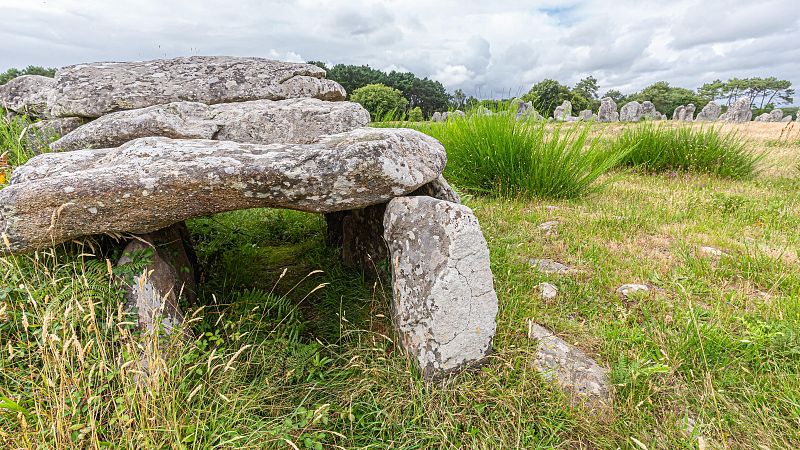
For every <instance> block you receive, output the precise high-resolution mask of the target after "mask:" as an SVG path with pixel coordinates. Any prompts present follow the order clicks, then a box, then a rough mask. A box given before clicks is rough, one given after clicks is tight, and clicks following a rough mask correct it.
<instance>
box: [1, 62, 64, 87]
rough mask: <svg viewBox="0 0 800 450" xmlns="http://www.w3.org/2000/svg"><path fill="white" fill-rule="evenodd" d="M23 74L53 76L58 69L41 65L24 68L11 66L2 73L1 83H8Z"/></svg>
mask: <svg viewBox="0 0 800 450" xmlns="http://www.w3.org/2000/svg"><path fill="white" fill-rule="evenodd" d="M22 75H41V76H44V77H50V78H53V77H54V76H56V69H54V68H52V67H47V68H46V67H40V66H28V67H26V68H24V69H22V70H19V69H15V68H11V69H8V70H6V71H5V73H0V84H6V83H8V82H9V81H11V80H13V79H14V78H17V77H20V76H22Z"/></svg>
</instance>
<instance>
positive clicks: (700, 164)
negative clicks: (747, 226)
mask: <svg viewBox="0 0 800 450" xmlns="http://www.w3.org/2000/svg"><path fill="white" fill-rule="evenodd" d="M610 148H611V149H612V150H613V151H623V150H625V149H630V151H629V152H627V154H626V157H625V158H624V159H623V160H622V164H624V165H627V166H632V167H638V168H641V169H643V170H645V171H647V172H666V171H673V170H681V171H694V172H703V173H710V174H714V175H718V176H722V177H728V178H735V179H741V178H747V177H750V176H752V175H753V174H755V173H756V170H757V168H758V165H759V163H760V162H761V160H762V159H763V158H764V153H763V152H757V151H756V150H755V149H754V148H753V147H752V146H751V145H750V143H749V142H748V141H747V140H745V139H742V138H740V137H739V136H738V135H737V134H736V133H735V132H734V133H723V132H722V131H721V130H720V129H718V128H714V127H701V128H696V127H686V126H680V127H675V126H672V125H663V124H658V125H656V124H653V123H643V124H641V125H638V126H636V127H633V128H626V129H625V130H624V131H623V132H622V133H621V134H620V135H619V136H618V137H617V138H616V139H614V140H613V141H612V142H611V144H610Z"/></svg>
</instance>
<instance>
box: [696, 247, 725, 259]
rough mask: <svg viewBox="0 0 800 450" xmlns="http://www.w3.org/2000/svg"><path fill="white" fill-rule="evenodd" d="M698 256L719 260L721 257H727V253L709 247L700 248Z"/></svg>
mask: <svg viewBox="0 0 800 450" xmlns="http://www.w3.org/2000/svg"><path fill="white" fill-rule="evenodd" d="M700 254H701V255H703V256H709V257H712V258H721V257H723V256H728V254H727V253H725V252H723V251H722V250H720V249H718V248H714V247H709V246H702V247H700Z"/></svg>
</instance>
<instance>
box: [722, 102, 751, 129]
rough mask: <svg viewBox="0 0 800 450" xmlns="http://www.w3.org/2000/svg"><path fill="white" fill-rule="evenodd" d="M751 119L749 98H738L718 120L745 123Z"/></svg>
mask: <svg viewBox="0 0 800 450" xmlns="http://www.w3.org/2000/svg"><path fill="white" fill-rule="evenodd" d="M752 118H753V110H752V109H751V107H750V99H749V98H740V99H739V100H736V102H735V103H734V104H733V105H732V106H731V107H730V108H728V111H727V112H726V113H725V114H723V115H722V116H721V117H720V118H719V119H720V120H721V121H723V122H731V123H745V122H750V120H751V119H752Z"/></svg>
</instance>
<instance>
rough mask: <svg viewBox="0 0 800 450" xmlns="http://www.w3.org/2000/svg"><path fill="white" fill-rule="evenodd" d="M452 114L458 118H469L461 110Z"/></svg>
mask: <svg viewBox="0 0 800 450" xmlns="http://www.w3.org/2000/svg"><path fill="white" fill-rule="evenodd" d="M451 114H452V115H453V116H458V117H461V118H464V117H467V114H466V113H465V112H464V111H461V110H460V109H457V110H455V111H453V112H452V113H451Z"/></svg>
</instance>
